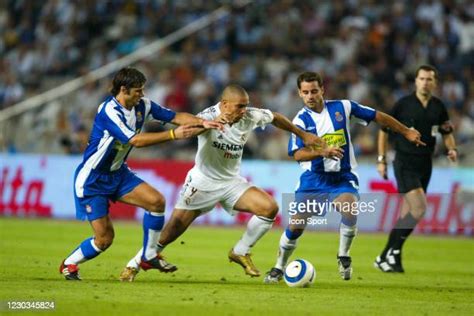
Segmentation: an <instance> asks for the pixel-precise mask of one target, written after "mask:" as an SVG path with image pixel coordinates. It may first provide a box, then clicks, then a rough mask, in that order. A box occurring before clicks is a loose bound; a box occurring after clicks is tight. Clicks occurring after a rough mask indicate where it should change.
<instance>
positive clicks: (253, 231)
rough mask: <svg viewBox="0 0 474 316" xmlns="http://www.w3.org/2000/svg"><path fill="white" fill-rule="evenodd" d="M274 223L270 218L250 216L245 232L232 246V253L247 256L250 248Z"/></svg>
mask: <svg viewBox="0 0 474 316" xmlns="http://www.w3.org/2000/svg"><path fill="white" fill-rule="evenodd" d="M274 221H275V220H274V219H272V218H266V217H263V216H257V215H254V216H252V218H250V220H249V222H248V224H247V230H246V231H245V233H244V235H243V236H242V238H241V239H240V240H239V241H238V242H237V244H236V245H235V246H234V253H235V254H238V255H241V256H244V255H246V254H248V253H249V252H250V248H252V247H253V246H254V245H255V243H256V242H257V241H258V240H259V239H260V238H262V236H263V235H264V234H265V233H266V232H267V231H268V230H269V229H270V228H272V225H273V222H274Z"/></svg>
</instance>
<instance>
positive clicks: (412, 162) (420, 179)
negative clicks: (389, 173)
mask: <svg viewBox="0 0 474 316" xmlns="http://www.w3.org/2000/svg"><path fill="white" fill-rule="evenodd" d="M393 169H394V172H395V178H396V179H397V186H398V192H399V193H407V192H410V191H411V190H414V189H417V188H422V189H423V191H425V192H426V189H427V188H428V184H429V182H430V178H431V172H432V170H433V161H432V158H431V155H408V154H400V153H398V152H397V154H396V156H395V161H394V162H393Z"/></svg>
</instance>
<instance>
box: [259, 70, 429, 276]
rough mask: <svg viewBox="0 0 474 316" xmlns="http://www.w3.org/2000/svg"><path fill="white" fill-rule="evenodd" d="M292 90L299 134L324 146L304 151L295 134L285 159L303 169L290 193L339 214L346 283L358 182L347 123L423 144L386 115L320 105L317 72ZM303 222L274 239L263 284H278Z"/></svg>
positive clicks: (345, 103)
mask: <svg viewBox="0 0 474 316" xmlns="http://www.w3.org/2000/svg"><path fill="white" fill-rule="evenodd" d="M297 85H298V93H299V96H300V97H301V98H302V100H303V102H304V104H305V107H304V108H302V109H301V110H300V111H299V112H298V114H297V115H296V117H295V118H294V120H293V123H294V124H295V125H296V126H298V127H299V128H301V129H303V130H304V131H307V132H311V133H314V134H316V135H317V136H319V137H321V138H322V139H324V140H325V142H326V144H327V145H328V146H327V147H325V148H307V147H304V145H303V143H302V141H301V139H299V138H298V137H297V136H296V135H294V134H293V135H292V136H291V138H290V141H289V144H288V154H289V155H290V156H292V157H293V158H294V159H295V160H296V161H298V162H299V164H300V166H301V168H302V169H303V173H302V174H301V176H300V181H299V183H298V186H297V188H296V192H295V197H296V202H308V201H309V199H319V202H322V201H324V200H326V201H329V202H331V201H332V205H335V206H336V209H337V211H339V212H340V213H341V224H340V242H339V251H338V254H337V259H338V265H339V272H340V274H341V277H342V278H343V279H344V280H349V279H350V278H351V276H352V266H351V262H352V260H351V257H350V256H349V250H350V247H351V244H352V240H353V238H354V236H355V234H356V223H357V216H356V215H354V214H357V213H356V212H353V211H352V208H353V206H354V205H355V202H357V200H358V182H359V181H358V177H357V175H356V173H355V172H354V169H355V168H356V167H357V162H356V160H355V156H354V149H353V148H352V143H351V137H350V120H351V118H353V117H355V118H357V119H358V120H360V121H361V122H362V123H363V124H364V125H367V124H368V123H369V122H371V121H375V122H377V123H378V124H380V125H382V126H386V127H389V128H390V129H391V130H393V131H395V132H397V133H400V134H402V135H403V136H404V137H405V138H406V139H408V140H409V141H410V142H413V143H415V144H417V145H424V143H422V142H421V141H420V133H419V132H418V131H416V130H414V129H410V128H408V127H406V126H405V125H403V124H402V123H400V122H399V121H397V120H395V119H394V118H393V117H391V116H390V115H387V114H385V113H383V112H380V111H375V110H374V109H372V108H370V107H367V106H363V105H361V104H358V103H357V102H354V101H350V100H332V101H329V100H324V98H323V94H324V87H323V80H322V78H321V76H320V75H319V74H318V73H314V72H304V73H302V74H301V75H300V76H299V77H298V79H297ZM308 205H309V204H308ZM341 206H344V208H341ZM345 206H348V207H347V208H346V207H345ZM338 207H339V208H338ZM290 215H293V216H292V218H295V219H304V220H307V219H308V218H310V217H308V213H307V210H305V214H301V213H296V214H291V213H290ZM307 223H308V221H301V220H299V221H291V222H290V225H289V226H288V227H287V229H286V230H285V232H283V234H282V236H281V238H280V247H279V254H278V258H277V262H276V264H275V266H274V267H273V268H272V269H271V270H270V271H269V272H268V273H267V276H266V277H265V280H264V281H265V283H276V282H278V281H279V280H281V278H282V276H283V270H284V268H285V266H286V264H287V262H288V259H289V257H290V255H291V254H292V253H293V251H294V249H295V248H296V243H297V240H298V238H299V237H300V236H301V234H302V233H303V231H304V229H305V227H306V224H307Z"/></svg>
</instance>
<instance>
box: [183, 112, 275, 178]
mask: <svg viewBox="0 0 474 316" xmlns="http://www.w3.org/2000/svg"><path fill="white" fill-rule="evenodd" d="M219 105H220V103H217V104H216V105H214V106H211V107H208V108H207V109H205V110H203V111H202V112H201V113H199V114H198V116H199V117H201V118H203V119H206V120H214V119H215V118H216V117H217V116H219V114H220V113H221V111H220V108H219ZM272 121H273V113H272V111H270V110H266V109H258V108H253V107H248V108H247V112H246V113H245V115H244V116H243V117H242V118H241V119H240V120H239V121H238V122H236V123H234V124H232V125H229V124H225V125H224V130H223V131H219V130H217V129H210V130H207V131H205V132H204V133H202V134H201V135H199V136H198V151H197V154H196V159H195V166H194V168H193V170H192V171H193V172H192V173H191V174H194V175H195V176H199V175H204V176H205V177H206V178H208V179H211V180H217V181H219V180H229V179H232V178H234V177H237V176H239V172H240V163H241V161H242V153H243V149H244V145H245V143H246V142H247V139H248V137H249V134H250V132H252V130H253V129H255V128H257V127H265V126H266V125H267V124H269V123H271V122H272Z"/></svg>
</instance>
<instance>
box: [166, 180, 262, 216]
mask: <svg viewBox="0 0 474 316" xmlns="http://www.w3.org/2000/svg"><path fill="white" fill-rule="evenodd" d="M252 186H253V185H252V184H250V183H249V182H248V181H247V180H246V179H244V178H242V177H236V178H234V179H231V180H226V181H219V182H215V181H212V180H208V181H206V179H205V178H203V177H202V176H194V175H193V173H192V172H191V171H190V172H189V173H188V175H187V176H186V181H185V183H184V185H183V188H182V189H181V192H180V193H179V198H178V202H177V203H176V206H175V208H176V209H183V210H200V211H202V212H209V211H210V210H212V209H213V208H214V207H215V206H216V204H217V203H220V204H221V205H222V207H223V208H224V209H225V210H226V211H227V212H228V213H229V214H230V215H234V214H235V211H234V205H235V203H237V201H238V200H239V198H240V197H241V196H242V195H243V194H244V192H245V191H247V190H248V189H249V188H250V187H252Z"/></svg>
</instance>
